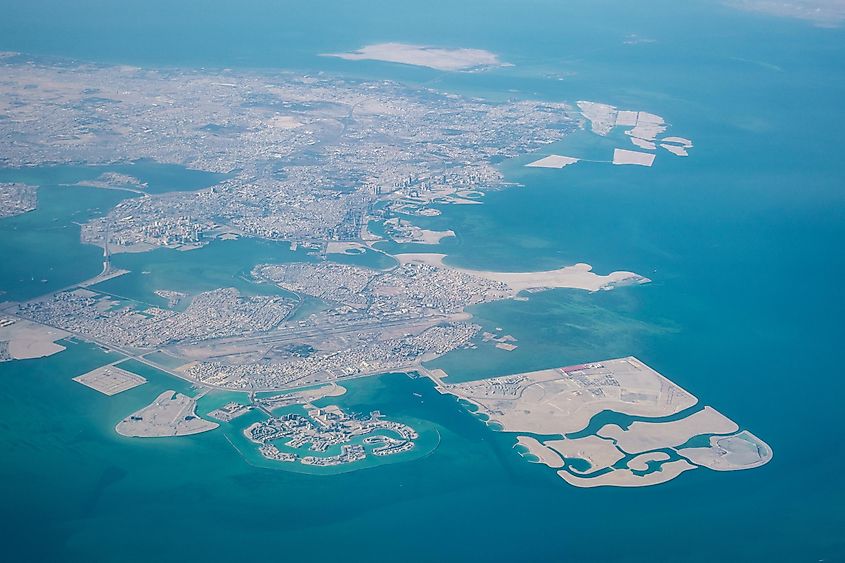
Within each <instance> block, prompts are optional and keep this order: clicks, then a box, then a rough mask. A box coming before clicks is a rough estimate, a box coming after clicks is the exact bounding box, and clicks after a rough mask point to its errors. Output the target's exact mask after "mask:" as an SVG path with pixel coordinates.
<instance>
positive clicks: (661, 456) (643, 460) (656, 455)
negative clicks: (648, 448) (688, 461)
mask: <svg viewBox="0 0 845 563" xmlns="http://www.w3.org/2000/svg"><path fill="white" fill-rule="evenodd" d="M668 459H669V454H667V453H666V452H648V453H644V454H640V455H638V456H637V457H635V458H632V459H630V460H628V464H627V465H628V468H629V469H633V470H634V471H648V463H649V462H651V461H666V460H668Z"/></svg>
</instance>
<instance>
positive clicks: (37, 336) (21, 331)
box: [0, 316, 70, 360]
mask: <svg viewBox="0 0 845 563" xmlns="http://www.w3.org/2000/svg"><path fill="white" fill-rule="evenodd" d="M68 336H70V333H69V332H65V331H63V330H60V329H57V328H53V327H49V326H46V325H42V324H39V323H35V322H32V321H28V320H25V319H19V318H16V317H7V316H0V341H3V342H7V343H8V359H12V360H29V359H34V358H44V357H46V356H52V355H53V354H56V353H57V352H61V351H62V350H64V349H65V347H64V346H62V345H61V344H56V341H58V340H61V339H62V338H66V337H68Z"/></svg>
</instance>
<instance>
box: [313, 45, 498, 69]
mask: <svg viewBox="0 0 845 563" xmlns="http://www.w3.org/2000/svg"><path fill="white" fill-rule="evenodd" d="M322 56H324V57H337V58H339V59H344V60H347V61H361V60H372V61H383V62H390V63H400V64H406V65H413V66H424V67H428V68H433V69H435V70H445V71H460V70H471V69H475V68H483V67H496V66H511V65H510V64H508V63H503V62H502V61H500V60H499V57H498V56H496V54H495V53H491V52H490V51H485V50H483V49H464V48H462V49H445V48H441V47H433V46H431V45H413V44H408V43H376V44H373V45H366V46H364V47H362V48H360V49H358V50H357V51H351V52H348V53H325V54H323V55H322Z"/></svg>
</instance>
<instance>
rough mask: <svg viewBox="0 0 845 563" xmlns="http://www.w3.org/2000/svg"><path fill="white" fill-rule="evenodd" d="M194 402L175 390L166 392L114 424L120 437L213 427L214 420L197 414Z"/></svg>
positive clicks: (156, 435) (194, 431)
mask: <svg viewBox="0 0 845 563" xmlns="http://www.w3.org/2000/svg"><path fill="white" fill-rule="evenodd" d="M195 409H196V401H195V400H194V399H192V398H190V397H188V396H186V395H182V394H181V393H177V392H176V391H165V392H164V393H162V394H161V395H159V396H158V397H157V398H156V400H155V401H153V402H152V403H151V404H150V405H148V406H146V407H144V408H142V409H141V410H139V411H137V412H135V413H133V414H131V415H129V416H127V417H126V418H124V419H123V420H121V421H120V422H118V423H117V426H116V427H115V430H116V431H117V433H118V434H120V435H122V436H132V437H137V438H161V437H166V436H188V435H190V434H199V433H201V432H208V431H209V430H214V429H215V428H217V427H218V426H219V424H217V423H216V422H210V421H208V420H204V419H202V418H200V417H198V416H197V415H196V412H195Z"/></svg>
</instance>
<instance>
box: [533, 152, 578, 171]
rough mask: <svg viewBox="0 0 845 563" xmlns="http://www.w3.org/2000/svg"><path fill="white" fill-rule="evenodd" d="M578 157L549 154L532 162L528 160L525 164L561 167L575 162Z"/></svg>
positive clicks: (538, 166)
mask: <svg viewBox="0 0 845 563" xmlns="http://www.w3.org/2000/svg"><path fill="white" fill-rule="evenodd" d="M578 160H579V159H577V158H573V157H571V156H561V155H558V154H550V155H549V156H547V157H545V158H541V159H540V160H535V161H534V162H529V163H528V164H526V165H525V166H528V167H530V168H563V167H565V166H569V165H570V164H575V163H576V162H578Z"/></svg>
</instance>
